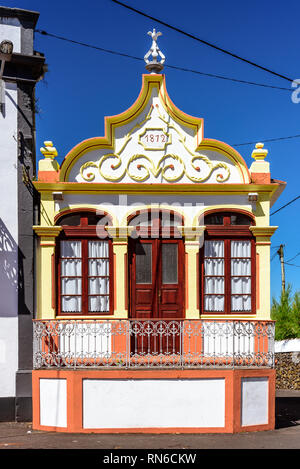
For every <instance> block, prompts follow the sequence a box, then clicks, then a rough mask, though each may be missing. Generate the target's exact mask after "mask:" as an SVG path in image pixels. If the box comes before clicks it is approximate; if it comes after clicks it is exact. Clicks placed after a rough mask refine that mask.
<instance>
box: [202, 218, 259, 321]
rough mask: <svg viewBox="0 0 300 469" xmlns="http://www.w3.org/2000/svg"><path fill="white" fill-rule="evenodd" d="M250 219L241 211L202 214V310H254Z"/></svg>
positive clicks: (252, 241) (204, 311)
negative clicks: (204, 229)
mask: <svg viewBox="0 0 300 469" xmlns="http://www.w3.org/2000/svg"><path fill="white" fill-rule="evenodd" d="M253 224H254V222H253V219H252V218H251V217H250V216H248V215H246V214H243V213H235V212H216V213H209V214H207V215H206V216H204V225H205V226H206V233H205V240H204V246H203V254H202V256H201V258H202V265H201V269H202V276H201V278H202V311H203V313H204V314H215V313H219V314H240V313H248V314H252V313H253V314H254V313H255V284H256V282H255V241H254V238H253V236H252V233H251V231H250V229H249V227H250V226H251V225H253Z"/></svg>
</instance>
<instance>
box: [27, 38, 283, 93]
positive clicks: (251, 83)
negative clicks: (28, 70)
mask: <svg viewBox="0 0 300 469" xmlns="http://www.w3.org/2000/svg"><path fill="white" fill-rule="evenodd" d="M35 32H36V33H38V34H41V35H42V36H49V37H53V38H55V39H59V40H61V41H65V42H70V43H73V44H76V45H79V46H83V47H89V48H90V49H95V50H98V51H100V52H106V53H108V54H113V55H119V56H121V57H126V58H128V59H134V60H138V61H140V62H144V59H143V58H141V57H136V56H134V55H130V54H126V53H123V52H117V51H115V50H112V49H105V48H103V47H100V46H95V45H93V44H88V43H86V42H81V41H76V40H75V39H70V38H67V37H64V36H59V35H57V34H53V33H49V32H48V31H45V30H42V29H35ZM164 67H166V68H171V69H173V70H179V71H181V72H188V73H194V74H196V75H202V76H206V77H210V78H216V79H219V80H227V81H232V82H235V83H241V84H245V85H253V86H260V87H263V88H271V89H276V90H283V91H289V92H290V91H291V89H290V88H284V87H282V86H275V85H268V84H266V83H258V82H255V81H248V80H241V79H239V78H233V77H226V76H224V75H217V74H214V73H206V72H201V71H200V70H193V69H190V68H185V67H178V66H176V65H168V64H165V65H164Z"/></svg>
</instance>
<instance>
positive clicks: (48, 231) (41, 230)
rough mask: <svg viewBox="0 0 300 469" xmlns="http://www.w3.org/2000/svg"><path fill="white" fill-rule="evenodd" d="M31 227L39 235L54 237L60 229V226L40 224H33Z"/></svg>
mask: <svg viewBox="0 0 300 469" xmlns="http://www.w3.org/2000/svg"><path fill="white" fill-rule="evenodd" d="M32 229H33V230H34V231H35V233H36V234H37V235H38V236H40V237H43V238H44V237H47V238H56V237H57V236H58V235H59V233H60V232H61V230H62V227H61V226H40V225H34V226H33V227H32Z"/></svg>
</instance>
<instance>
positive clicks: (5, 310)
mask: <svg viewBox="0 0 300 469" xmlns="http://www.w3.org/2000/svg"><path fill="white" fill-rule="evenodd" d="M0 25H1V21H0ZM11 27H13V26H11ZM14 28H15V29H17V28H16V27H14ZM0 30H1V32H2V31H3V29H2V25H1V28H0ZM4 30H5V28H4ZM6 37H7V36H6ZM0 40H1V37H0ZM17 117H18V114H17V86H16V84H13V83H6V84H5V110H4V113H0V129H1V132H0V181H1V188H0V195H1V200H2V201H3V202H4V203H2V205H1V210H0V297H1V303H0V397H10V396H15V380H16V378H15V373H16V371H17V368H18V244H17V243H18V199H17V197H18V187H17V179H18V178H17V136H18V133H17V131H18V129H17Z"/></svg>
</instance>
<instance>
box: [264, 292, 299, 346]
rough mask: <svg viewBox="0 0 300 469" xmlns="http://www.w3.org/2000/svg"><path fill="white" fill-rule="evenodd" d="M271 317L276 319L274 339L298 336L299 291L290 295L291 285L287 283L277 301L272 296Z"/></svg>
mask: <svg viewBox="0 0 300 469" xmlns="http://www.w3.org/2000/svg"><path fill="white" fill-rule="evenodd" d="M271 318H272V319H273V320H275V321H276V325H275V340H286V339H295V338H297V337H300V291H297V292H296V293H295V294H294V295H292V287H291V285H288V287H287V288H286V290H285V292H284V293H281V296H280V299H279V301H277V300H276V299H275V298H273V300H272V308H271Z"/></svg>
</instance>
